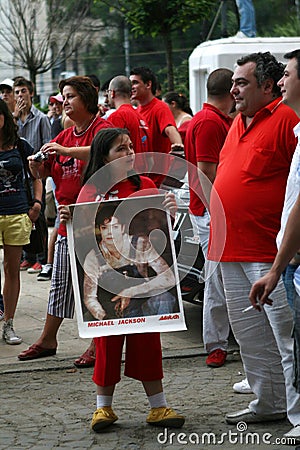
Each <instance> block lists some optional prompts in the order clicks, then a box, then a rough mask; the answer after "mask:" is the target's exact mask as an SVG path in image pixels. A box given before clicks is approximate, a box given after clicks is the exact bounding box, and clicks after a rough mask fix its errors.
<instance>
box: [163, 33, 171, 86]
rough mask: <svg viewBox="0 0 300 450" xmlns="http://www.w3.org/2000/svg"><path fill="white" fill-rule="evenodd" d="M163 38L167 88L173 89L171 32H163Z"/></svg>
mask: <svg viewBox="0 0 300 450" xmlns="http://www.w3.org/2000/svg"><path fill="white" fill-rule="evenodd" d="M163 40H164V44H165V49H166V62H167V77H168V90H169V91H174V70H173V43H172V37H171V32H166V33H165V34H163Z"/></svg>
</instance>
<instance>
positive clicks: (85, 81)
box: [58, 76, 98, 114]
mask: <svg viewBox="0 0 300 450" xmlns="http://www.w3.org/2000/svg"><path fill="white" fill-rule="evenodd" d="M65 86H72V88H73V89H75V91H76V92H77V93H78V95H79V97H80V98H81V100H82V101H83V103H84V104H85V105H86V107H87V110H88V112H90V113H92V114H97V113H98V93H97V90H96V88H95V86H94V85H93V83H92V82H91V80H90V79H89V78H88V77H81V76H74V77H70V78H66V79H65V80H61V81H60V82H59V85H58V87H59V90H60V92H61V94H62V92H63V88H64V87H65Z"/></svg>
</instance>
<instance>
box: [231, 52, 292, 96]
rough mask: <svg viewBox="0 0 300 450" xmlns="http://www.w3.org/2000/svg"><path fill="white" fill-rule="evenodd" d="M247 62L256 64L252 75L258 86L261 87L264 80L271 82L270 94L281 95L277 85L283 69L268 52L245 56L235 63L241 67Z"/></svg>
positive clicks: (282, 65)
mask: <svg viewBox="0 0 300 450" xmlns="http://www.w3.org/2000/svg"><path fill="white" fill-rule="evenodd" d="M248 62H254V63H255V64H256V68H255V70H254V75H255V77H256V79H257V84H258V86H259V87H260V86H262V84H263V83H264V82H265V81H266V80H270V79H271V80H273V81H274V83H273V89H272V92H273V93H274V94H276V96H277V97H279V96H280V95H281V91H280V88H279V87H278V86H277V83H278V81H279V80H280V78H282V76H283V72H284V67H285V66H284V64H282V63H281V62H279V61H277V59H276V58H275V56H273V55H272V54H271V53H270V52H265V53H260V52H259V53H251V54H250V55H246V56H243V57H242V58H240V59H238V60H237V62H236V63H237V65H238V66H243V65H244V64H247V63H248Z"/></svg>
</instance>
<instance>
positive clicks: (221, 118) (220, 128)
mask: <svg viewBox="0 0 300 450" xmlns="http://www.w3.org/2000/svg"><path fill="white" fill-rule="evenodd" d="M187 123H188V124H189V125H188V129H187V133H186V138H185V142H184V148H185V157H186V160H187V161H189V162H190V163H191V164H193V166H196V167H197V163H198V162H209V163H215V164H218V162H219V154H220V151H221V148H222V147H223V144H224V141H225V138H226V136H227V133H228V131H229V128H230V126H231V124H232V119H231V118H230V117H228V116H226V115H225V114H223V113H222V112H221V111H220V110H219V109H217V108H215V107H214V106H213V105H210V104H208V103H204V104H203V109H202V110H201V111H199V112H198V113H197V114H196V115H195V116H194V117H193V118H192V120H190V121H189V122H187ZM193 166H190V167H189V168H188V175H189V186H190V211H191V213H192V214H194V215H195V216H203V214H204V212H205V206H204V204H203V201H202V199H203V198H204V197H203V194H202V190H201V187H200V181H199V175H198V171H197V170H196V169H194V167H193Z"/></svg>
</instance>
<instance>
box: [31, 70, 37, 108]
mask: <svg viewBox="0 0 300 450" xmlns="http://www.w3.org/2000/svg"><path fill="white" fill-rule="evenodd" d="M29 77H30V81H32V83H33V86H34V91H33V98H32V102H33V103H37V102H38V97H37V94H36V71H35V69H34V68H29Z"/></svg>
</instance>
